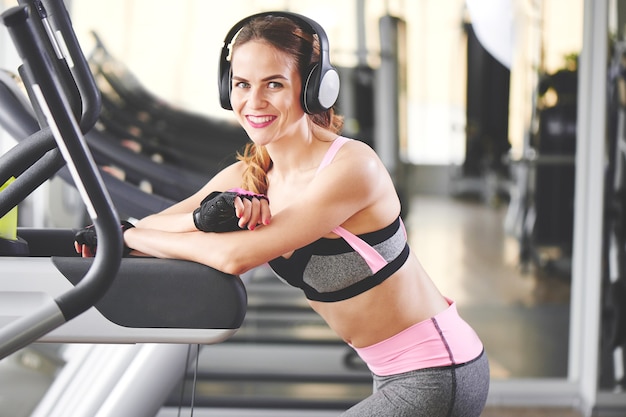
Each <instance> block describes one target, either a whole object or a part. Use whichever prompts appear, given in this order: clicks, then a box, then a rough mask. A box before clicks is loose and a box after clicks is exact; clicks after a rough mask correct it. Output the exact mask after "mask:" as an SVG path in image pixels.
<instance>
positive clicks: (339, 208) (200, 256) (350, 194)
mask: <svg viewBox="0 0 626 417" xmlns="http://www.w3.org/2000/svg"><path fill="white" fill-rule="evenodd" d="M233 39H234V42H232V41H233ZM231 42H232V46H231V45H230V44H231ZM230 48H232V51H230ZM229 55H230V60H228V59H227V57H228V56H229ZM219 90H220V104H221V105H222V107H224V108H226V109H229V110H232V111H233V113H234V114H235V117H236V119H237V120H238V121H239V123H240V124H241V125H242V126H243V127H244V129H245V130H246V132H247V133H248V136H249V137H250V139H251V143H250V144H249V145H248V146H247V148H246V149H245V151H244V153H243V154H242V155H240V156H239V161H238V162H236V163H234V164H233V165H231V166H229V167H227V168H225V169H224V170H222V171H221V172H219V173H218V174H217V175H215V177H213V178H212V179H211V180H210V181H209V182H208V183H207V184H206V185H205V186H204V187H202V188H201V189H200V190H199V191H198V192H197V193H195V194H194V195H192V196H191V197H189V198H187V199H185V200H183V201H181V202H180V203H177V204H175V205H173V206H172V207H170V208H168V209H166V210H164V211H162V212H160V213H157V214H154V215H151V216H148V217H146V218H144V219H142V220H141V221H139V222H138V223H137V224H136V227H134V228H129V229H127V230H125V231H124V232H123V234H124V240H125V243H126V245H127V246H128V247H129V248H133V253H134V255H137V256H141V255H147V256H156V257H161V258H175V259H184V260H190V261H195V262H199V263H203V264H205V265H208V266H211V267H213V268H216V269H219V270H221V271H224V272H228V273H233V274H241V273H243V272H245V271H248V270H250V269H252V268H255V267H258V266H260V265H263V264H269V266H270V267H271V268H272V269H273V270H274V272H275V273H276V275H277V276H278V277H279V278H281V279H282V280H284V281H285V282H286V283H288V284H289V285H292V286H294V287H297V288H300V289H301V290H302V291H303V292H304V295H305V296H306V298H307V299H308V301H309V304H310V305H311V307H312V308H313V309H314V310H315V311H316V312H317V313H318V314H319V315H320V316H321V317H322V318H323V319H324V320H325V321H326V322H327V323H328V325H329V326H330V327H331V328H332V329H333V330H334V331H335V332H336V333H337V334H338V335H339V337H340V338H341V339H343V340H344V341H345V342H346V343H347V344H349V345H350V346H351V347H352V348H354V350H355V351H356V352H357V354H358V355H359V356H360V357H361V358H362V359H363V360H364V361H365V362H366V363H367V365H368V367H369V369H370V370H371V371H372V375H373V379H374V383H375V385H374V393H373V394H372V395H371V396H369V397H367V398H366V399H365V400H363V401H362V402H360V403H358V404H357V405H355V406H354V407H352V408H350V409H349V410H347V411H346V412H345V413H344V415H345V416H346V417H347V416H359V417H363V416H377V417H380V416H394V417H398V416H400V417H402V416H407V417H408V416H414V415H416V414H418V413H419V414H421V415H429V416H432V417H437V416H451V417H455V416H461V415H462V416H465V417H472V416H476V417H477V416H479V415H480V413H481V411H482V410H483V407H484V405H485V402H486V398H487V392H488V389H489V365H488V362H487V357H486V354H485V353H484V349H483V344H482V342H481V340H480V339H479V337H478V336H477V335H476V333H475V332H474V330H473V329H472V328H471V327H470V326H469V325H468V324H467V323H466V322H465V321H464V320H463V319H462V318H461V317H460V316H459V314H458V312H457V308H456V304H455V303H454V301H452V300H450V299H449V298H446V297H444V296H443V295H442V294H441V293H440V292H439V290H438V289H437V288H436V286H435V285H434V284H433V281H432V280H431V279H430V277H429V275H428V274H427V273H426V271H425V270H424V269H423V268H422V266H421V264H420V262H419V261H418V259H417V257H416V256H415V254H414V253H412V252H411V250H410V249H409V246H408V243H407V234H406V231H405V229H404V225H403V222H402V219H401V218H400V201H399V199H398V195H397V192H396V189H395V187H394V184H393V181H392V179H391V177H390V175H389V173H388V172H387V170H386V169H385V166H384V165H383V163H382V161H381V160H380V158H379V157H378V156H377V154H376V153H375V152H374V151H373V150H372V149H371V148H370V147H369V146H368V145H366V144H365V143H363V142H359V141H356V140H351V139H349V138H346V137H343V136H340V135H339V130H340V128H341V124H342V118H341V117H340V116H338V115H336V114H335V112H334V109H333V107H332V106H333V104H334V102H335V100H336V98H337V95H338V92H339V91H338V90H339V83H338V76H337V72H336V70H335V69H334V68H333V67H332V66H331V65H330V60H329V48H328V40H327V39H326V34H325V32H324V30H323V29H322V28H321V27H320V26H319V25H318V24H317V23H315V22H314V21H312V20H310V19H308V18H306V17H304V16H301V15H296V14H292V13H285V12H267V13H260V14H258V15H253V16H250V17H248V18H246V19H244V20H242V21H240V22H238V23H237V24H236V25H235V26H234V27H233V28H232V29H231V30H230V31H229V34H228V35H227V36H226V40H225V44H224V48H223V49H222V58H221V61H220V71H219ZM225 190H226V191H225ZM224 191H225V192H224ZM212 213H215V216H216V219H213V220H217V221H215V222H214V221H212V219H210V218H208V217H211V216H212ZM229 218H230V219H231V221H230V222H229V224H232V227H231V228H230V229H226V230H224V229H223V228H221V227H220V228H219V229H217V228H215V229H214V228H212V227H211V225H212V224H225V223H224V222H222V221H221V220H227V219H229ZM237 219H238V220H237ZM199 225H200V227H198V226H199ZM206 225H208V227H205V226H206ZM81 249H82V248H80V247H79V248H78V250H79V251H81V252H82V253H83V254H89V251H85V250H81ZM433 386H437V387H438V389H436V390H432V387H433Z"/></svg>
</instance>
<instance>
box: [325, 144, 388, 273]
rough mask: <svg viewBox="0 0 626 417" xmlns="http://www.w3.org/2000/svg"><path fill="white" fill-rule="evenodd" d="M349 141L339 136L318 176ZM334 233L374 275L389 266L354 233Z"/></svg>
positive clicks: (343, 231) (328, 152)
mask: <svg viewBox="0 0 626 417" xmlns="http://www.w3.org/2000/svg"><path fill="white" fill-rule="evenodd" d="M349 140H350V139H348V138H346V137H344V136H339V137H337V139H335V140H334V141H333V143H332V144H331V145H330V147H329V148H328V151H326V155H324V158H323V159H322V162H321V163H320V166H319V167H318V168H317V172H316V174H317V173H319V172H320V171H321V170H322V169H324V168H325V167H326V166H328V164H330V162H331V161H332V160H333V158H334V157H335V155H336V154H337V152H338V151H339V149H341V147H342V146H343V145H344V144H345V143H346V142H348V141H349ZM333 232H334V233H336V234H337V235H339V236H341V237H342V238H343V239H344V240H345V241H346V242H348V244H349V245H350V246H351V247H352V249H354V250H355V251H356V252H357V253H358V254H359V255H361V256H362V257H363V259H364V260H365V262H366V263H367V265H368V266H369V267H370V269H371V270H372V273H374V274H375V273H376V272H378V271H380V270H381V269H382V268H383V267H384V266H385V265H387V261H386V260H385V258H383V257H382V256H381V255H380V253H378V252H376V250H375V249H374V248H373V247H371V246H370V245H369V244H368V243H367V242H365V241H364V240H363V239H361V238H360V237H358V236H356V235H355V234H354V233H351V232H349V231H347V230H346V229H344V228H343V227H341V226H339V227H336V228H334V229H333Z"/></svg>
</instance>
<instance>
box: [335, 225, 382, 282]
mask: <svg viewBox="0 0 626 417" xmlns="http://www.w3.org/2000/svg"><path fill="white" fill-rule="evenodd" d="M333 232H334V233H336V234H338V235H339V236H341V237H342V238H343V240H345V241H346V242H348V245H350V246H352V249H354V250H355V251H356V252H357V253H358V254H359V255H361V257H363V259H364V260H365V262H366V263H367V265H368V266H369V267H370V269H371V270H372V273H374V274H375V273H376V272H378V271H380V270H381V269H382V268H383V267H384V266H385V265H387V261H386V260H385V258H383V257H382V255H381V254H380V253H378V252H376V249H374V248H373V247H371V246H370V245H369V244H368V243H367V242H365V241H364V240H363V239H361V238H360V237H358V236H357V235H355V234H354V233H351V232H349V231H347V230H346V229H344V228H343V227H341V226H339V227H335V228H334V229H333Z"/></svg>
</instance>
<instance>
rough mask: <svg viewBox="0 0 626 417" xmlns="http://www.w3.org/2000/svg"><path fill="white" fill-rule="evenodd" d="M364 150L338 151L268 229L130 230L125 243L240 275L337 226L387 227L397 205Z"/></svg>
mask: <svg viewBox="0 0 626 417" xmlns="http://www.w3.org/2000/svg"><path fill="white" fill-rule="evenodd" d="M365 146H366V145H364V144H360V143H359V144H357V143H354V144H349V145H346V146H344V148H346V149H345V150H344V149H342V150H341V151H340V153H339V154H338V155H337V156H336V157H335V160H334V161H333V163H332V164H330V165H329V166H328V167H327V168H325V169H324V170H323V171H321V172H320V173H319V174H318V175H317V176H316V177H315V179H314V180H313V181H312V182H311V183H310V185H309V186H308V187H307V189H306V190H303V192H301V193H298V196H297V198H294V199H293V200H292V202H291V203H290V204H289V205H288V206H286V207H283V208H281V210H280V211H279V212H277V213H273V214H272V222H271V224H270V225H268V226H261V227H259V228H257V229H256V230H254V231H251V230H242V231H237V232H229V233H204V232H199V231H192V232H188V233H171V232H166V231H162V230H148V229H144V228H135V229H130V230H128V231H127V232H126V233H125V234H124V237H125V240H126V243H127V244H128V246H129V247H131V248H134V249H135V250H138V251H140V252H143V253H145V254H148V255H150V256H156V257H160V258H175V259H185V260H190V261H194V262H199V263H203V264H205V265H208V266H211V267H213V268H216V269H219V270H221V271H224V272H227V273H231V274H241V273H243V272H245V271H247V270H249V269H252V268H254V267H256V266H259V265H262V264H264V263H266V262H268V261H270V260H272V259H274V258H277V257H279V256H281V255H283V254H286V253H289V252H291V251H293V250H295V249H298V248H301V247H303V246H305V245H307V244H309V243H311V242H313V241H315V240H317V239H319V238H321V237H323V236H327V235H328V234H329V233H330V232H331V231H332V230H333V229H334V228H335V227H337V226H339V225H343V226H344V227H347V228H348V229H349V230H351V231H352V232H353V233H364V232H368V231H373V230H377V229H379V228H381V227H384V226H387V225H388V224H390V223H391V221H393V219H395V218H396V217H397V215H398V213H399V202H398V201H397V196H396V194H395V190H394V188H393V184H392V182H391V180H390V178H389V176H388V174H387V173H386V170H385V168H384V166H383V165H382V163H381V162H380V160H379V159H378V158H377V157H376V155H375V154H374V153H373V151H369V150H367V149H369V148H367V149H365V148H364V147H365Z"/></svg>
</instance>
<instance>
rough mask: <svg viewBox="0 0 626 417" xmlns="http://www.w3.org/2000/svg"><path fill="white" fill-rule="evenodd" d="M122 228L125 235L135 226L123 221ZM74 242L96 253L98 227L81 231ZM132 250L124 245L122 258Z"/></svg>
mask: <svg viewBox="0 0 626 417" xmlns="http://www.w3.org/2000/svg"><path fill="white" fill-rule="evenodd" d="M120 227H121V229H122V235H124V232H125V231H127V230H128V229H131V228H133V227H135V226H134V225H133V224H132V223H130V222H128V221H126V220H123V221H122V222H121V223H120ZM74 240H75V241H76V243H78V244H79V245H81V246H82V245H85V246H87V247H88V248H89V249H90V250H91V251H92V252H93V253H95V252H96V248H97V247H98V236H97V234H96V227H95V226H94V225H93V224H91V225H89V226H87V227H84V228H82V229H80V230H79V231H77V232H76V234H75V235H74ZM131 250H132V249H131V248H129V247H128V246H126V244H125V243H124V251H123V252H122V256H128V255H129V254H130V251H131Z"/></svg>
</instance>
